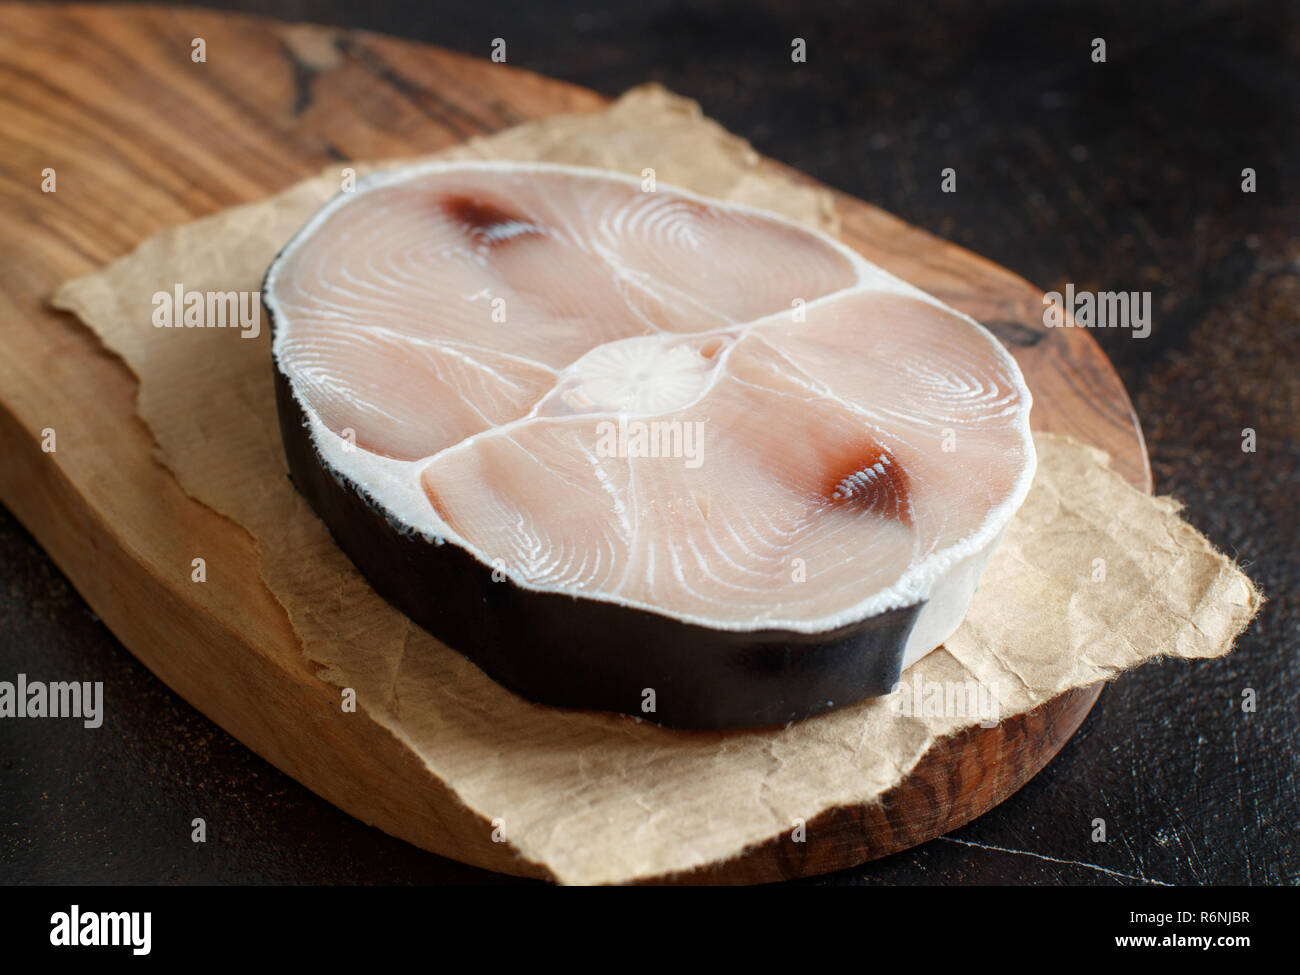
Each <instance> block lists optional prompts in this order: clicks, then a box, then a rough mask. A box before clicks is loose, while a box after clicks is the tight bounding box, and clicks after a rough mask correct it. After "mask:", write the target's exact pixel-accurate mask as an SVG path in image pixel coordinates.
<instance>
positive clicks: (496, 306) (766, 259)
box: [263, 163, 1035, 728]
mask: <svg viewBox="0 0 1300 975" xmlns="http://www.w3.org/2000/svg"><path fill="white" fill-rule="evenodd" d="M263 301H264V303H265V307H266V310H267V313H268V316H269V317H270V320H271V322H272V328H273V332H274V339H273V354H274V364H275V376H276V387H277V398H278V404H279V410H280V423H281V430H282V434H283V438H284V443H285V449H286V453H287V456H288V460H289V466H290V471H291V473H292V476H293V479H294V482H295V484H296V485H297V486H298V488H299V489H300V490H301V491H302V492H303V494H304V495H305V496H306V497H307V499H308V500H309V501H310V503H311V504H312V506H313V507H314V508H315V510H316V511H317V513H318V514H319V515H320V516H321V518H322V519H323V520H324V521H325V523H326V525H328V527H329V528H330V530H331V531H332V532H333V534H334V536H335V538H336V539H337V540H338V542H339V544H340V545H341V546H342V548H343V549H344V551H345V552H347V554H348V555H349V556H350V557H351V558H352V560H353V561H354V562H355V563H356V565H357V566H358V567H359V568H360V570H361V571H362V573H363V574H364V575H365V576H366V578H367V579H368V580H369V581H370V582H371V584H372V585H373V586H374V588H375V589H376V590H377V591H378V592H379V593H381V594H382V595H383V596H385V597H386V598H388V599H389V600H390V601H391V602H392V603H393V604H394V605H396V606H397V607H399V608H400V609H401V610H403V611H404V612H406V613H407V614H408V615H409V616H411V617H412V618H413V619H415V620H416V621H417V622H419V623H420V624H421V625H423V626H425V627H426V628H427V629H429V630H430V631H431V632H432V633H434V634H435V635H437V636H438V637H440V638H441V639H443V640H445V641H446V642H447V643H448V644H449V645H451V646H452V647H454V648H456V649H458V650H460V651H461V652H463V653H464V654H466V655H467V656H469V657H470V658H471V659H472V660H474V661H475V662H476V663H478V664H479V666H481V667H482V668H483V669H484V670H485V671H487V672H488V673H489V674H490V675H492V676H493V677H494V678H496V679H497V680H498V681H500V682H501V683H503V684H505V685H506V686H507V687H510V688H512V689H513V690H515V691H516V692H518V693H519V694H522V695H524V696H526V697H528V698H531V699H533V700H535V701H538V702H542V703H545V704H552V705H560V706H568V707H580V708H597V709H604V710H612V711H620V712H624V713H627V714H633V715H637V716H639V717H643V718H646V719H648V720H651V721H656V722H659V723H662V724H667V725H673V726H678V727H694V728H728V727H756V726H764V725H772V724H778V723H782V722H786V721H789V720H792V719H796V718H801V717H805V716H808V715H811V714H816V713H818V712H821V711H825V710H827V709H830V708H833V707H836V706H840V705H844V704H849V703H852V702H854V701H859V700H862V699H863V698H866V697H871V696H877V695H880V694H885V693H888V692H889V690H890V689H891V687H892V686H894V685H895V684H896V682H897V680H898V677H899V674H900V672H901V670H902V668H904V667H906V666H907V665H909V664H910V663H912V662H913V661H915V660H917V659H919V658H920V657H922V656H924V655H925V654H926V653H929V652H930V651H931V650H933V649H935V648H936V647H938V646H939V645H940V644H941V643H942V642H943V641H944V640H945V639H947V638H948V636H950V635H951V633H952V632H953V630H954V629H955V628H956V627H957V625H958V624H959V623H960V622H961V619H962V616H963V614H964V613H965V611H966V608H967V605H968V604H969V602H970V599H971V596H972V595H973V593H974V591H975V586H976V583H977V582H978V580H979V576H980V573H981V572H982V571H983V570H984V567H985V566H986V565H987V563H988V561H989V558H990V557H991V555H992V553H993V550H994V548H995V547H996V546H997V543H998V540H999V539H1000V538H1001V536H1002V533H1003V531H1004V530H1005V528H1006V526H1007V524H1008V522H1009V521H1010V520H1011V517H1012V516H1013V515H1014V513H1015V511H1016V509H1017V508H1018V507H1019V506H1020V504H1021V502H1022V501H1023V500H1024V498H1025V494H1026V493H1027V491H1028V488H1029V482H1030V479H1031V478H1032V476H1033V472H1034V463H1035V459H1034V451H1033V445H1032V442H1031V440H1030V434H1029V407H1030V395H1029V391H1028V389H1027V388H1026V387H1025V383H1024V380H1023V378H1022V377H1021V375H1020V371H1019V369H1018V368H1017V367H1016V364H1015V362H1014V361H1013V360H1012V358H1011V356H1010V355H1009V354H1008V353H1007V352H1006V351H1005V350H1004V349H1003V348H1002V346H1001V345H1000V344H999V343H998V342H997V340H995V339H994V338H993V336H992V335H990V334H989V333H988V332H987V331H985V330H984V329H983V328H982V327H981V326H979V325H978V324H977V323H975V322H974V321H973V320H971V319H970V318H968V317H966V316H964V315H961V314H959V313H958V312H956V311H953V310H952V309H950V308H947V307H946V306H944V305H942V304H941V303H939V302H938V301H936V300H935V299H933V298H931V297H929V296H928V295H926V294H924V293H922V292H920V291H918V290H917V289H915V288H913V287H911V286H910V285H907V284H905V283H903V282H902V281H899V280H898V279H897V278H894V277H892V276H891V275H889V274H887V273H885V272H884V271H882V270H881V269H879V268H877V267H875V266H874V265H872V264H870V263H868V262H867V261H866V260H864V259H863V258H862V257H860V256H859V255H857V254H855V253H854V252H853V251H851V250H849V249H848V248H846V247H844V246H842V245H841V244H839V243H837V242H836V241H834V240H833V239H831V238H829V237H827V236H825V235H822V234H819V233H815V232H813V231H810V230H808V229H805V228H803V227H801V226H798V225H796V224H793V223H791V222H789V221H786V220H784V219H782V218H780V217H777V216H775V215H772V214H768V213H764V212H760V211H757V210H754V209H750V208H746V207H742V206H736V205H730V204H725V203H721V202H718V201H713V200H708V199H704V198H701V197H699V196H696V195H694V194H691V193H688V192H685V191H682V190H676V189H670V188H666V187H664V186H662V185H660V186H659V187H657V188H656V189H654V190H651V191H645V190H643V188H642V184H641V183H640V182H639V181H637V180H634V179H631V178H628V177H625V176H621V175H617V174H614V173H608V172H603V171H598V170H589V169H579V168H573V167H563V166H553V165H540V164H521V163H454V164H434V165H422V166H416V167H410V168H406V169H401V170H396V171H391V172H387V173H384V174H380V175H377V176H374V177H371V178H369V179H368V180H365V181H362V182H361V183H360V184H358V185H357V186H356V188H355V191H354V192H351V193H342V194H339V195H338V196H337V197H335V198H334V199H333V200H332V201H330V202H329V203H328V204H326V205H325V207H324V208H323V209H322V210H321V211H320V212H319V213H317V214H316V216H315V217H313V218H312V219H311V221H310V222H309V223H308V224H307V225H306V226H305V227H304V228H303V229H302V230H301V231H300V232H299V233H298V234H297V235H296V236H295V237H294V238H293V240H292V241H290V242H289V244H288V245H287V246H286V247H285V248H284V250H283V251H282V252H281V254H280V255H279V256H278V257H277V258H276V260H275V262H274V263H273V264H272V265H271V267H270V269H269V270H268V272H267V275H266V281H265V284H264V287H263Z"/></svg>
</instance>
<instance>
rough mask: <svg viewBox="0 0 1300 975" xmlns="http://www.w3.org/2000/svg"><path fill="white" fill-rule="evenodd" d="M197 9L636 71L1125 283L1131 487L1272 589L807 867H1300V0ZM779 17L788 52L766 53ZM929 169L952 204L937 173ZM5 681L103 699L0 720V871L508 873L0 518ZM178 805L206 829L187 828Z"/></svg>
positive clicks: (923, 203) (883, 190) (971, 226)
mask: <svg viewBox="0 0 1300 975" xmlns="http://www.w3.org/2000/svg"><path fill="white" fill-rule="evenodd" d="M210 6H218V7H227V8H229V9H241V10H249V11H255V12H262V13H270V14H274V15H277V16H280V17H282V18H284V19H292V20H311V21H316V22H321V23H328V24H335V25H340V26H348V27H363V28H368V29H374V30H380V31H385V32H388V33H393V34H400V35H403V36H406V37H411V38H415V39H419V40H424V41H429V42H433V43H437V44H441V45H443V46H446V47H450V48H455V49H458V50H462V51H466V52H469V53H473V54H479V55H486V54H487V52H488V49H489V45H490V44H491V41H492V38H494V37H498V36H501V37H504V38H506V40H507V44H508V54H509V60H510V63H512V64H514V65H516V66H520V67H525V68H529V69H532V70H535V71H538V72H541V73H543V74H547V75H550V76H552V77H556V78H562V79H565V80H567V81H571V82H575V83H577V84H580V85H584V86H587V87H590V88H594V89H596V90H598V91H601V92H604V93H606V94H610V95H613V94H617V93H618V92H620V91H621V90H623V89H625V88H627V87H629V86H631V85H633V84H636V83H639V82H642V81H645V80H649V79H653V80H658V81H661V82H663V83H664V84H666V85H667V86H668V87H670V88H672V89H673V90H675V91H678V92H681V93H683V94H686V95H690V96H692V97H694V98H696V99H698V100H699V101H701V102H702V103H703V105H704V108H705V110H706V111H707V112H708V113H709V114H710V115H712V116H714V117H715V118H718V119H719V120H721V121H722V123H723V124H724V125H726V126H727V127H728V128H730V129H731V130H733V131H735V132H738V133H741V134H743V135H745V136H746V137H748V138H749V139H750V140H751V141H752V142H753V143H754V144H755V145H756V146H757V147H758V148H759V149H760V150H761V151H762V152H764V153H766V154H768V155H770V156H773V157H775V158H777V159H780V160H782V161H784V162H786V163H789V164H791V165H793V166H796V167H798V168H799V169H802V170H804V171H806V172H808V173H810V174H812V175H813V176H816V177H818V178H819V179H821V180H823V181H825V182H827V183H830V184H831V185H834V186H836V187H839V188H841V189H843V190H846V191H848V192H850V193H852V194H854V195H856V196H859V197H861V198H863V199H866V200H869V201H872V202H874V203H877V204H879V205H880V206H882V207H884V208H886V209H888V210H890V211H892V212H894V213H896V214H898V215H899V216H901V217H903V218H904V219H906V220H908V221H910V222H912V223H914V224H917V225H919V226H921V227H924V228H926V229H928V230H931V231H933V232H935V233H938V234H940V235H942V236H945V237H947V238H950V239H952V240H954V241H957V242H958V243H960V244H962V245H964V246H966V247H968V248H970V249H972V250H974V251H976V252H978V253H980V254H983V255H985V256H987V257H989V258H991V259H992V260H994V261H996V262H998V263H999V264H1002V265H1005V266H1006V267H1008V268H1011V269H1012V270H1014V271H1016V272H1018V273H1019V274H1021V275H1023V276H1024V277H1026V278H1028V279H1029V280H1031V281H1034V282H1036V283H1038V284H1039V285H1041V286H1042V287H1044V288H1047V289H1062V288H1063V287H1064V284H1065V282H1067V281H1072V282H1074V283H1075V285H1076V287H1077V288H1079V289H1093V290H1110V289H1123V290H1150V291H1151V292H1152V293H1153V303H1154V324H1153V328H1152V332H1151V335H1150V337H1148V338H1146V339H1143V340H1138V339H1134V338H1132V337H1131V336H1130V335H1128V334H1127V333H1125V332H1121V331H1114V332H1103V333H1101V334H1099V336H1098V337H1099V339H1100V341H1101V343H1102V345H1103V346H1104V347H1105V349H1106V351H1107V353H1108V354H1109V355H1110V356H1111V358H1112V359H1113V360H1114V362H1115V364H1116V366H1117V368H1118V369H1119V372H1120V375H1121V377H1122V378H1123V380H1124V383H1125V386H1126V387H1127V388H1128V390H1129V393H1130V395H1131V396H1132V397H1133V400H1134V402H1135V403H1136V405H1137V410H1138V413H1139V415H1140V416H1141V417H1142V423H1143V428H1144V431H1145V433H1146V435H1147V438H1148V445H1149V448H1150V453H1151V461H1152V466H1153V469H1154V472H1155V479H1156V485H1157V490H1159V491H1160V492H1162V493H1167V494H1172V495H1174V496H1176V497H1178V498H1180V499H1181V500H1182V501H1183V502H1184V503H1185V504H1186V505H1187V511H1186V514H1187V517H1188V518H1189V519H1190V520H1191V521H1192V522H1193V523H1194V524H1195V525H1196V526H1197V527H1199V528H1200V529H1201V530H1202V531H1204V532H1205V533H1207V534H1208V535H1209V537H1210V538H1211V539H1213V540H1214V541H1215V542H1216V543H1217V544H1218V545H1220V546H1221V547H1222V548H1223V549H1225V550H1226V551H1228V552H1230V553H1232V554H1234V555H1235V556H1236V557H1237V558H1238V559H1239V560H1240V561H1241V563H1242V564H1243V565H1244V566H1245V567H1246V569H1247V571H1248V572H1250V574H1251V575H1252V576H1253V577H1254V579H1255V580H1256V581H1257V582H1258V583H1259V584H1260V585H1261V586H1262V587H1263V589H1264V591H1265V592H1266V594H1267V595H1268V596H1269V599H1270V601H1269V603H1268V604H1267V605H1266V606H1265V608H1264V610H1263V612H1262V614H1261V616H1260V617H1259V619H1258V620H1257V622H1256V623H1255V624H1254V625H1253V626H1252V628H1251V629H1250V630H1249V631H1248V632H1247V634H1246V635H1245V636H1244V637H1243V638H1242V639H1241V641H1240V642H1239V645H1238V649H1237V650H1236V652H1235V653H1233V654H1232V655H1231V656H1229V657H1227V658H1226V659H1223V660H1217V661H1208V662H1202V663H1173V662H1171V663H1164V664H1161V665H1157V666H1149V667H1147V668H1145V669H1143V670H1140V671H1138V672H1136V673H1131V674H1127V675H1125V676H1123V677H1121V678H1120V679H1119V680H1117V681H1115V682H1114V683H1113V684H1112V685H1111V686H1110V687H1108V688H1107V689H1106V691H1105V692H1104V693H1103V694H1102V697H1101V700H1100V702H1099V704H1098V705H1097V707H1096V708H1095V709H1094V711H1093V712H1092V714H1091V716H1090V717H1089V718H1088V719H1087V721H1086V722H1085V723H1084V725H1083V728H1082V729H1081V731H1080V732H1079V733H1078V734H1077V735H1076V736H1075V738H1074V739H1073V740H1072V741H1071V742H1070V743H1069V744H1068V745H1067V746H1066V747H1065V749H1064V750H1063V751H1062V752H1061V754H1060V755H1059V756H1058V757H1057V758H1056V759H1055V761H1053V762H1052V763H1051V765H1049V766H1048V768H1047V769H1046V770H1045V771H1044V772H1042V773H1041V774H1040V775H1039V776H1037V778H1035V779H1034V780H1033V781H1032V782H1030V783H1029V785H1027V786H1026V787H1025V788H1024V789H1022V790H1021V791H1020V792H1019V793H1017V794H1016V795H1014V796H1012V797H1011V798H1010V799H1009V800H1008V801H1007V802H1005V803H1003V804H1002V805H1001V806H1000V807H998V808H997V809H995V810H993V811H991V812H990V813H988V814H987V815H985V816H983V817H981V818H980V819H978V820H977V821H975V822H974V823H972V824H970V825H968V826H966V827H965V828H963V829H960V830H958V831H957V832H956V833H954V834H952V835H951V836H949V837H945V838H943V839H940V840H935V841H934V842H931V843H928V844H926V845H924V846H922V847H919V848H916V849H913V850H910V851H907V852H905V853H901V854H898V855H896V856H893V857H890V858H888V859H886V860H882V861H878V862H876V863H873V864H869V865H866V866H863V867H860V868H857V869H853V870H848V871H844V872H842V873H839V874H834V875H831V876H828V877H822V878H815V879H812V880H809V881H804V882H805V883H815V884H957V883H999V884H1001V883H1047V884H1113V883H1123V884H1130V883H1140V882H1143V881H1148V882H1164V883H1173V884H1200V883H1212V884H1245V883H1254V884H1260V883H1274V884H1276V883H1288V884H1297V883H1300V795H1298V793H1297V774H1296V750H1297V744H1298V743H1300V655H1298V654H1297V652H1296V648H1297V635H1298V634H1297V612H1296V598H1295V589H1296V587H1297V585H1298V584H1300V555H1297V544H1296V542H1297V514H1296V511H1297V504H1296V496H1297V494H1298V493H1300V463H1298V461H1300V433H1298V430H1297V427H1298V426H1300V420H1298V419H1297V417H1298V416H1300V371H1298V369H1297V366H1298V365H1300V362H1298V360H1300V354H1298V353H1300V209H1298V204H1300V167H1298V166H1297V163H1296V161H1295V160H1296V158H1297V155H1298V152H1297V150H1300V146H1298V145H1297V141H1298V139H1300V117H1297V111H1296V106H1297V105H1300V67H1298V65H1300V31H1298V30H1297V21H1296V18H1297V5H1295V4H1286V3H1276V4H1267V3H1254V4H1228V3H1204V2H1190V3H1187V2H1183V3H1173V4H1169V3H1165V4H1134V3H1132V2H1131V0H1125V2H1120V3H1100V4H1084V3H1059V2H1058V3H1052V4H1050V5H1049V4H1044V3H1040V2H1023V3H1006V4H1001V5H997V7H996V9H986V7H987V6H988V5H985V4H977V3H966V2H951V0H948V2H940V3H929V4H911V3H905V4H901V5H899V6H898V7H897V8H895V7H893V6H879V5H872V4H849V3H845V4H836V5H824V6H821V7H819V8H818V9H817V10H816V11H810V10H808V9H807V7H808V5H806V4H800V3H797V2H791V0H776V2H767V3H758V4H755V3H740V2H736V3H722V4H708V3H700V2H659V0H637V2H635V3H629V2H612V3H607V4H605V5H603V7H602V8H601V9H600V10H598V11H597V10H594V9H589V8H588V7H586V6H585V5H581V4H577V3H572V2H567V0H562V2H555V0H551V2H547V3H545V4H541V3H532V4H529V3H521V4H519V5H518V6H517V7H512V8H510V9H506V8H501V7H498V6H494V5H492V4H489V3H482V2H480V3H474V4H450V3H441V2H439V3H430V4H390V3H384V2H380V0H372V2H369V3H367V4H364V5H353V4H345V3H343V2H342V0H336V2H274V0H273V2H268V3H231V4H210ZM922 8H924V9H922ZM794 37H803V38H805V39H806V40H807V44H808V61H807V63H806V64H801V65H795V64H792V63H790V62H789V58H788V56H787V54H786V52H788V51H789V49H790V43H791V39H792V38H794ZM1094 37H1103V38H1105V39H1106V41H1107V45H1108V50H1107V62H1106V63H1105V64H1095V63H1093V62H1092V61H1091V60H1090V59H1089V50H1090V42H1091V39H1092V38H1094ZM945 167H952V168H954V169H955V170H956V171H957V178H958V191H957V192H956V193H955V194H944V193H941V192H940V191H939V178H940V177H939V174H940V171H941V170H942V169H944V168H945ZM1244 167H1252V168H1254V169H1255V170H1256V172H1257V174H1258V190H1257V192H1256V193H1254V194H1246V193H1243V192H1242V191H1241V185H1240V184H1241V179H1242V176H1241V170H1242V169H1243V168H1244ZM1245 427H1250V428H1253V429H1254V430H1255V431H1256V435H1257V438H1258V447H1257V450H1256V452H1255V453H1245V452H1243V451H1242V449H1241V446H1240V445H1241V437H1242V429H1243V428H1245ZM20 671H26V672H29V673H33V674H36V673H39V674H48V675H60V677H62V678H80V677H82V676H83V675H87V674H93V675H95V678H96V679H100V678H102V679H103V680H104V681H105V685H106V690H105V693H106V697H107V698H108V699H109V700H111V702H112V706H111V708H110V709H109V711H108V716H107V719H106V721H105V724H104V726H103V727H102V728H100V729H99V730H97V731H94V732H84V731H82V730H81V729H80V728H79V727H78V726H76V725H74V724H73V723H71V722H61V721H59V722H55V721H42V722H25V721H6V722H4V724H3V725H2V726H0V772H2V773H3V774H0V881H4V882H37V883H49V882H72V883H119V882H137V883H151V882H218V883H223V882H252V883H260V882H278V883H428V882H469V883H480V882H482V883H493V882H514V881H511V880H509V879H508V878H502V877H497V876H495V875H493V874H489V873H486V872H483V871H480V870H476V869H473V868H470V867H465V866H462V865H460V864H457V863H454V862H451V861H447V860H443V859H441V858H439V857H436V856H433V855H432V854H428V853H425V852H422V851H420V850H417V849H415V848H413V847H410V846H408V845H406V844H404V843H402V842H400V841H397V840H394V839H391V838H389V837H387V836H385V835H383V834H381V833H379V832H378V831H376V830H373V829H370V828H368V827H366V826H363V825H362V824H360V823H359V822H357V821H355V820H353V819H351V818H350V817H348V816H347V815H345V814H344V813H342V812H340V811H338V810H337V809H335V808H334V807H332V806H330V805H329V804H328V803H326V802H324V801H323V800H321V799H319V798H317V797H316V796H314V795H313V794H311V793H309V792H308V791H307V790H306V789H304V788H303V787H301V786H300V785H298V784H297V783H296V782H294V781H292V780H291V779H289V778H288V777H286V776H285V775H282V774H281V773H280V772H278V771H277V770H276V769H274V768H272V767H271V766H269V765H267V764H266V763H265V762H263V761H262V760H261V759H259V758H257V757H256V756H254V755H253V754H252V753H250V752H249V751H247V750H246V749H245V748H244V747H242V746H241V745H240V744H239V743H238V742H237V741H235V740H234V739H232V738H231V737H229V736H228V735H227V734H226V733H225V732H223V731H222V730H221V729H219V728H218V727H216V726H215V725H213V724H212V723H211V722H209V721H208V720H207V719H205V718H204V717H202V716H201V715H199V714H198V713H197V712H195V711H194V710H193V709H192V708H191V707H189V705H187V704H186V703H185V702H184V701H182V700H180V699H179V698H178V697H176V696H175V695H174V694H172V693H171V692H170V691H169V690H167V688H166V687H164V686H163V685H162V684H161V683H160V682H159V681H157V680H156V679H154V678H153V677H152V676H151V675H150V674H149V672H148V671H147V670H146V669H145V668H144V667H143V666H142V665H140V664H139V663H137V662H136V661H135V660H134V658H132V657H131V655H130V654H129V653H128V652H127V651H126V650H125V649H124V648H123V647H122V646H121V645H120V644H119V643H118V642H117V641H116V639H115V638H114V637H113V635H112V634H111V633H110V632H109V631H108V630H107V629H106V628H105V627H104V626H103V624H102V623H100V621H99V620H98V618H97V617H96V616H95V615H94V614H93V613H92V612H91V611H90V610H89V609H88V608H87V607H86V605H85V604H84V603H83V602H82V600H81V599H80V597H79V596H78V595H77V594H76V593H75V591H73V590H72V588H71V587H70V586H69V584H68V583H67V581H66V580H65V579H64V578H63V576H62V574H61V573H60V572H59V571H58V569H56V568H55V567H54V566H53V564H52V563H51V562H50V560H49V559H48V558H47V557H46V556H45V554H44V553H43V552H42V551H41V549H40V548H39V546H37V545H36V543H35V542H34V541H33V540H32V538H31V537H30V536H29V535H28V534H27V533H26V531H25V530H24V529H23V528H22V527H21V526H20V525H18V524H17V523H16V522H15V520H14V519H13V518H12V517H11V516H10V515H9V514H8V513H7V512H5V511H3V509H0V676H3V677H4V678H5V679H12V675H14V674H16V673H18V672H20ZM1247 688H1253V689H1254V690H1255V692H1256V693H1257V710H1256V711H1255V712H1254V713H1245V712H1243V710H1242V707H1241V700H1242V692H1243V690H1245V689H1247ZM194 816H203V817H205V818H206V820H207V822H208V823H209V842H208V843H207V844H206V845H203V846H195V845H193V844H191V843H190V842H189V841H188V833H189V830H188V823H189V821H190V820H191V818H192V817H194ZM1094 819H1104V820H1105V823H1106V834H1107V839H1106V842H1104V843H1096V842H1093V841H1092V839H1091V835H1092V823H1093V820H1094Z"/></svg>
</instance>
